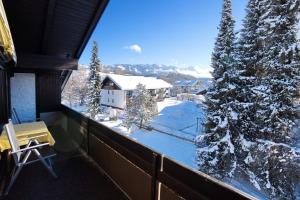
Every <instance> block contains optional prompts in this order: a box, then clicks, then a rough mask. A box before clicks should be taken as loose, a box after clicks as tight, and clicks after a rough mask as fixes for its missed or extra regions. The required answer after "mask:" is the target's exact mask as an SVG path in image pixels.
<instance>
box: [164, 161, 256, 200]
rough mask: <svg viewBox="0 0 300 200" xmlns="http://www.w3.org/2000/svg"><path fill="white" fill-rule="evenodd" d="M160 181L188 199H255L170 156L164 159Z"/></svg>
mask: <svg viewBox="0 0 300 200" xmlns="http://www.w3.org/2000/svg"><path fill="white" fill-rule="evenodd" d="M162 163H163V164H162V165H163V170H162V171H159V172H158V181H160V182H162V183H163V184H165V185H166V186H167V187H168V188H170V189H172V190H173V191H175V192H176V193H178V194H179V195H180V196H182V197H183V198H186V199H195V200H196V199H255V198H253V197H252V196H250V195H247V194H246V193H243V192H241V191H240V190H238V189H235V188H233V187H231V186H229V185H227V184H225V183H223V182H222V181H218V180H216V179H214V178H212V177H210V176H208V175H206V174H204V173H202V172H199V171H196V170H192V169H189V168H187V167H185V166H183V165H181V164H179V163H177V162H175V161H173V160H171V159H169V158H166V157H164V158H163V161H162Z"/></svg>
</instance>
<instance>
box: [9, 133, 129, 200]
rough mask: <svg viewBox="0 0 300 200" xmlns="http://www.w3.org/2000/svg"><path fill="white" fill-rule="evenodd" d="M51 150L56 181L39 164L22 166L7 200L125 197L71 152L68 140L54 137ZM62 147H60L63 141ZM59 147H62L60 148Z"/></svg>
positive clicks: (107, 199) (87, 160) (111, 199)
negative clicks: (52, 151) (53, 152)
mask: <svg viewBox="0 0 300 200" xmlns="http://www.w3.org/2000/svg"><path fill="white" fill-rule="evenodd" d="M55 132H57V131H53V132H52V133H55ZM53 135H54V138H55V140H56V145H55V146H54V149H55V150H56V152H57V154H58V155H57V156H56V157H55V158H54V159H53V160H54V170H55V172H56V174H57V175H58V179H54V178H53V177H52V176H51V175H50V173H48V171H47V170H46V169H45V167H44V166H43V165H42V164H41V163H34V164H31V165H29V166H25V167H24V168H23V169H22V171H21V173H20V175H19V177H18V178H17V180H16V182H15V184H14V185H13V186H12V188H11V191H10V192H9V195H8V196H7V197H5V198H4V199H7V200H20V199H22V200H35V199H36V200H41V199H43V200H55V199H57V200H58V199H62V200H67V199H72V200H81V199H82V200H94V199H95V200H99V199H101V200H102V199H103V200H122V199H127V197H126V196H125V195H124V194H123V193H122V192H121V191H120V190H119V189H118V188H117V187H116V186H115V185H114V184H113V183H112V182H111V181H110V180H109V179H108V178H107V177H106V176H105V175H104V174H103V173H102V171H101V170H100V169H99V168H98V166H97V165H96V164H95V163H94V162H93V161H92V160H91V159H90V158H89V157H88V156H86V155H84V154H82V153H79V151H77V150H74V149H73V151H68V152H67V153H66V152H63V151H62V149H70V148H71V149H72V145H70V143H69V145H68V144H67V143H66V142H67V141H68V140H67V139H66V138H65V137H64V136H63V134H60V136H59V137H57V136H56V135H55V134H53ZM62 140H64V144H65V145H63V141H62ZM62 145H63V146H64V147H63V148H62Z"/></svg>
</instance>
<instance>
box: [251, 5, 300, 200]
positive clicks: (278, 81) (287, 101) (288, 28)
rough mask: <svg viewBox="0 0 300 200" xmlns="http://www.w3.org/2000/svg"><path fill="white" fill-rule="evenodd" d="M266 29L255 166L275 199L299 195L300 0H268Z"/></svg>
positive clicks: (259, 178)
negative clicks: (296, 191) (297, 150)
mask: <svg viewBox="0 0 300 200" xmlns="http://www.w3.org/2000/svg"><path fill="white" fill-rule="evenodd" d="M268 3H269V5H268V8H269V9H268V11H267V12H266V13H265V16H264V21H263V27H262V29H263V30H264V31H265V32H266V33H267V34H266V37H265V40H264V53H265V54H264V57H263V59H262V62H261V63H262V70H261V73H262V75H261V77H262V78H261V81H260V85H258V86H257V88H261V91H260V92H261V93H262V94H263V95H261V96H262V98H259V103H260V107H259V109H257V115H256V116H257V119H256V121H257V122H258V126H259V130H258V134H257V139H256V141H257V144H258V149H259V150H260V151H259V152H257V153H256V154H255V157H254V158H253V159H254V162H253V169H255V168H256V169H258V172H257V173H256V175H257V179H258V180H259V183H260V185H262V187H263V188H266V189H267V190H268V191H269V192H270V194H271V195H272V197H273V198H275V197H276V198H280V199H295V192H294V189H295V184H296V180H299V170H300V169H299V164H300V163H299V161H298V159H299V155H298V153H297V152H296V151H295V148H294V147H293V145H294V142H295V135H294V130H293V129H294V128H295V127H296V126H297V125H299V124H298V123H299V120H298V119H299V117H298V116H297V105H296V103H295V102H296V101H297V99H299V98H300V94H299V86H300V79H299V78H300V63H299V44H298V41H297V32H298V30H297V25H298V22H299V19H298V13H299V3H300V2H299V0H280V1H279V0H269V1H268Z"/></svg>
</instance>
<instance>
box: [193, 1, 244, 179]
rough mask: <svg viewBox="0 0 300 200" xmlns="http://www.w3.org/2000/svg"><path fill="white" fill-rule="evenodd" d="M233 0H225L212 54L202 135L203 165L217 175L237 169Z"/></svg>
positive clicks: (199, 152)
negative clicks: (211, 80)
mask: <svg viewBox="0 0 300 200" xmlns="http://www.w3.org/2000/svg"><path fill="white" fill-rule="evenodd" d="M231 7H232V6H231V0H224V5H223V10H222V19H221V23H220V26H219V34H218V36H217V39H216V42H215V47H214V52H213V54H212V67H213V73H212V75H213V83H212V85H211V87H210V88H209V89H208V92H207V93H206V105H207V122H206V124H205V133H204V134H203V135H201V136H200V137H198V139H197V140H198V145H199V148H198V154H199V159H198V163H199V167H200V169H201V170H202V171H204V172H206V173H208V174H210V175H213V176H215V177H217V178H224V177H225V176H232V175H233V174H234V172H235V170H236V160H237V157H236V154H235V153H236V149H235V146H236V143H237V139H238V130H237V129H236V127H235V124H236V120H237V116H238V113H237V110H236V108H235V102H236V101H237V99H236V97H237V95H238V94H239V92H238V90H239V88H238V87H237V84H236V80H235V79H236V75H237V74H236V69H235V68H236V66H235V65H236V63H235V62H236V61H235V60H234V54H235V33H234V23H235V22H234V19H233V17H232V8H231Z"/></svg>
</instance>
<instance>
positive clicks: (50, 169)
mask: <svg viewBox="0 0 300 200" xmlns="http://www.w3.org/2000/svg"><path fill="white" fill-rule="evenodd" d="M32 151H33V152H34V153H35V154H36V155H37V157H38V159H39V160H40V161H41V162H42V163H43V164H44V166H45V167H46V169H47V170H48V171H49V172H50V174H52V176H53V177H54V178H57V175H56V174H55V172H54V170H53V168H52V165H51V164H48V163H47V161H46V159H45V158H44V157H43V156H42V155H41V154H40V152H39V151H38V150H36V149H33V150H32Z"/></svg>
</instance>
